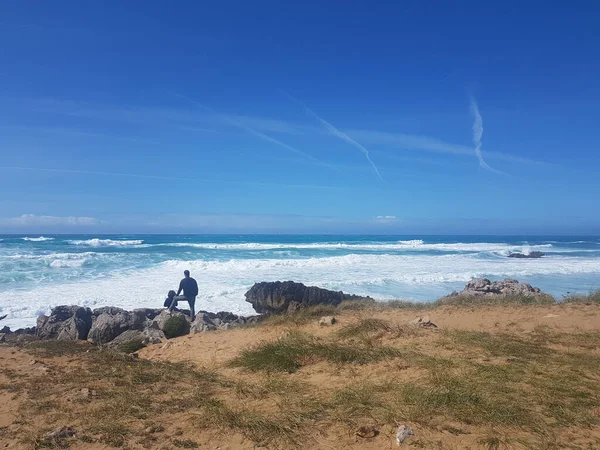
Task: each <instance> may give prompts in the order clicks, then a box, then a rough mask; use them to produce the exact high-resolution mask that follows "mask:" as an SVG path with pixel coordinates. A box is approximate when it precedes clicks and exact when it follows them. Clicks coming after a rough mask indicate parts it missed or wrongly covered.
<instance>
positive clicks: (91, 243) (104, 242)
mask: <svg viewBox="0 0 600 450" xmlns="http://www.w3.org/2000/svg"><path fill="white" fill-rule="evenodd" d="M67 242H68V243H69V244H72V245H84V246H87V247H128V246H133V245H136V246H139V245H142V244H143V243H144V241H143V240H141V239H131V240H115V239H99V238H94V239H86V240H69V241H67Z"/></svg>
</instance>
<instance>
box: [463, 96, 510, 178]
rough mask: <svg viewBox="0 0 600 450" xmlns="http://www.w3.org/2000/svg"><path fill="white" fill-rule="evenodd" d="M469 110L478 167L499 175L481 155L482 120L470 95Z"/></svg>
mask: <svg viewBox="0 0 600 450" xmlns="http://www.w3.org/2000/svg"><path fill="white" fill-rule="evenodd" d="M469 106H470V109H471V115H472V116H473V144H474V145H475V155H476V156H477V159H478V160H479V165H480V166H481V167H483V168H484V169H487V170H489V171H491V172H495V173H500V174H502V172H500V171H498V170H495V169H492V168H491V167H490V166H489V165H488V164H487V163H486V162H485V160H484V159H483V155H482V154H481V137H482V136H483V118H482V117H481V114H480V113H479V107H478V106H477V101H476V100H475V97H474V96H473V95H471V98H470V105H469Z"/></svg>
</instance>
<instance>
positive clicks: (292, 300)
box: [245, 281, 369, 314]
mask: <svg viewBox="0 0 600 450" xmlns="http://www.w3.org/2000/svg"><path fill="white" fill-rule="evenodd" d="M245 296H246V301H247V302H249V303H251V304H252V307H253V308H254V310H255V311H256V312H257V313H260V314H263V313H266V314H282V313H291V312H294V311H297V310H298V309H301V308H306V307H308V306H315V305H332V306H337V305H339V304H340V303H341V302H343V301H345V300H363V299H365V298H367V299H369V297H360V296H358V295H349V294H344V293H343V292H341V291H339V292H338V291H330V290H328V289H322V288H319V287H316V286H305V285H304V284H302V283H295V282H293V281H283V282H282V281H273V282H262V283H256V284H254V286H252V287H251V288H250V290H249V291H248V292H246V294H245Z"/></svg>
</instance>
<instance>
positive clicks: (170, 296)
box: [163, 291, 177, 311]
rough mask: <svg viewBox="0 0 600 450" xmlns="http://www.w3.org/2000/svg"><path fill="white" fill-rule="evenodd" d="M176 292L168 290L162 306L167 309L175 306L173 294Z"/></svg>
mask: <svg viewBox="0 0 600 450" xmlns="http://www.w3.org/2000/svg"><path fill="white" fill-rule="evenodd" d="M176 295H177V293H176V292H175V291H169V293H168V294H167V298H166V299H165V303H164V305H163V306H164V307H165V308H167V309H168V310H169V311H173V310H174V309H175V308H176V307H177V300H175V296H176Z"/></svg>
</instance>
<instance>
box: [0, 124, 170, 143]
mask: <svg viewBox="0 0 600 450" xmlns="http://www.w3.org/2000/svg"><path fill="white" fill-rule="evenodd" d="M0 129H3V130H13V131H21V132H24V133H27V134H32V133H45V134H59V135H63V136H78V137H86V138H98V139H110V140H119V141H127V142H137V143H145V144H158V142H156V141H153V140H150V139H142V138H137V137H129V136H117V135H113V134H105V133H95V132H89V131H84V130H79V129H71V128H48V127H32V126H19V125H3V126H0Z"/></svg>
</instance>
